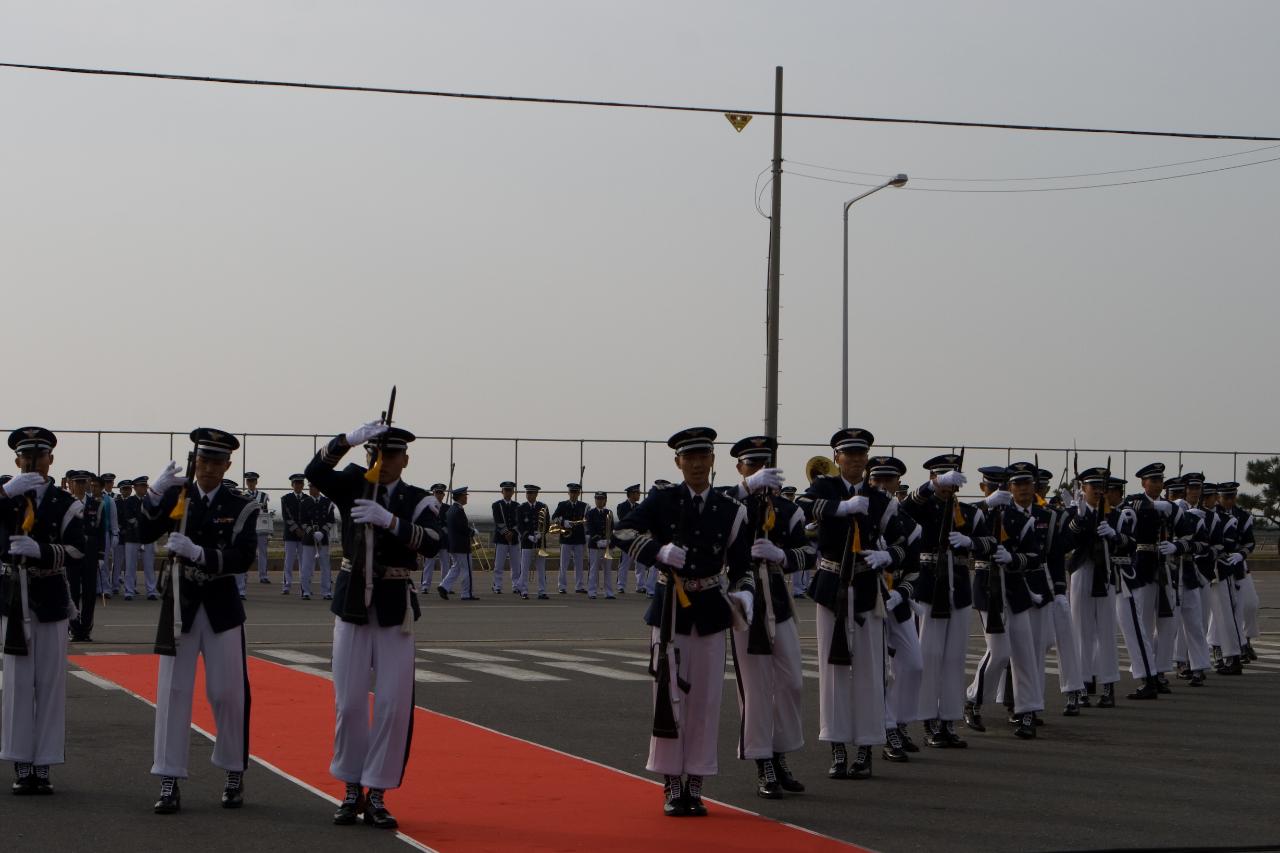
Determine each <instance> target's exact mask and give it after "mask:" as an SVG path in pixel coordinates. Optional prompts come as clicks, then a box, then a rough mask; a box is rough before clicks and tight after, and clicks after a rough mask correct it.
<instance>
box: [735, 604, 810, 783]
mask: <svg viewBox="0 0 1280 853" xmlns="http://www.w3.org/2000/svg"><path fill="white" fill-rule="evenodd" d="M749 634H750V631H749V630H742V631H738V630H733V631H731V632H730V637H729V639H730V642H731V643H732V652H733V667H734V670H735V671H736V673H737V676H738V679H737V680H738V712H739V713H740V714H741V715H742V730H741V732H740V734H739V737H738V757H739V758H744V759H747V760H754V759H757V758H773V755H774V753H784V752H795V751H796V750H798V749H800V748H801V747H802V746H804V714H803V702H804V671H803V668H802V667H801V660H800V631H799V629H798V628H797V626H796V620H795V617H792V618H791V619H787V620H785V621H783V622H779V623H778V624H777V626H776V630H775V631H774V635H773V654H771V655H753V654H750V653H749V652H748V651H747V640H748V639H749V636H748V635H749Z"/></svg>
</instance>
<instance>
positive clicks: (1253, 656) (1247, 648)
mask: <svg viewBox="0 0 1280 853" xmlns="http://www.w3.org/2000/svg"><path fill="white" fill-rule="evenodd" d="M1241 651H1242V653H1243V654H1244V656H1245V657H1247V658H1248V659H1249V660H1251V661H1255V660H1257V659H1258V653H1257V652H1255V651H1254V650H1253V643H1245V644H1244V648H1243V649H1242V650H1241Z"/></svg>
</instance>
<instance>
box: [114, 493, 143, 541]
mask: <svg viewBox="0 0 1280 853" xmlns="http://www.w3.org/2000/svg"><path fill="white" fill-rule="evenodd" d="M116 509H117V510H119V513H118V515H119V520H120V541H121V542H139V541H141V540H140V539H138V521H139V519H141V518H142V498H140V497H138V496H137V495H129V497H127V498H125V499H124V500H117V501H116Z"/></svg>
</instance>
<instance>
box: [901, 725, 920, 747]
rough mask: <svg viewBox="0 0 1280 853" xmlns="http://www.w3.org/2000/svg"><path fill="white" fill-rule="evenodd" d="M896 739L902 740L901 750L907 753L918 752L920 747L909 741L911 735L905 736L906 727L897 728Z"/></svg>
mask: <svg viewBox="0 0 1280 853" xmlns="http://www.w3.org/2000/svg"><path fill="white" fill-rule="evenodd" d="M898 737H900V738H902V748H903V749H905V750H906V751H907V752H919V751H920V747H918V746H916V742H915V741H913V740H912V739H911V735H909V734H907V727H906V726H898Z"/></svg>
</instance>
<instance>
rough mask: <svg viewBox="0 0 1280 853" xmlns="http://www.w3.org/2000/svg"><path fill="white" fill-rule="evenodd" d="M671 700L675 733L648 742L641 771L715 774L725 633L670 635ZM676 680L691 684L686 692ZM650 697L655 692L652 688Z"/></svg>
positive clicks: (655, 640) (654, 635)
mask: <svg viewBox="0 0 1280 853" xmlns="http://www.w3.org/2000/svg"><path fill="white" fill-rule="evenodd" d="M650 638H651V642H652V644H653V645H652V648H653V654H655V655H656V654H657V649H658V629H657V628H654V629H653V630H652V631H651V633H650ZM667 653H668V654H669V655H672V657H671V696H672V697H673V698H678V699H679V701H678V702H676V703H675V717H676V723H677V725H678V728H679V734H678V736H677V737H674V738H661V737H652V736H651V737H650V738H649V760H648V761H647V762H646V763H645V769H647V770H648V771H650V772H651V773H661V774H662V775H664V776H680V775H683V774H685V773H688V774H690V775H692V776H714V775H715V774H716V773H717V772H718V771H719V763H718V762H717V759H716V741H717V738H718V737H719V734H720V699H721V697H722V696H723V695H724V632H722V631H721V632H717V633H715V634H710V635H708V636H705V637H702V636H699V635H698V634H697V633H691V634H673V635H672V642H671V647H670V648H668V649H667ZM677 663H678V664H679V676H680V677H681V678H683V679H684V680H686V681H688V682H689V692H688V693H684V692H682V691H681V690H680V688H679V687H677V686H676V669H677ZM653 692H654V699H655V701H656V700H657V693H658V688H657V685H656V684H655V685H654V688H653Z"/></svg>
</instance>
